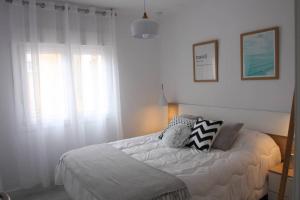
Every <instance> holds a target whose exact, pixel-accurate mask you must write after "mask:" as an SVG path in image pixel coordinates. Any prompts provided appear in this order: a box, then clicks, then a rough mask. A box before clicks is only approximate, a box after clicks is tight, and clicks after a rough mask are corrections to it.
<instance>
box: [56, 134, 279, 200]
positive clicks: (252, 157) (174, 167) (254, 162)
mask: <svg viewBox="0 0 300 200" xmlns="http://www.w3.org/2000/svg"><path fill="white" fill-rule="evenodd" d="M158 134H159V133H156V134H151V135H147V136H141V137H136V138H131V139H126V140H120V141H116V142H112V143H109V144H111V145H112V146H113V147H115V148H117V149H119V150H122V151H123V152H125V153H127V154H128V155H130V156H132V157H133V158H135V159H137V160H139V161H142V162H144V163H146V164H149V165H151V166H153V167H155V168H158V169H160V170H163V171H165V172H168V173H170V174H173V175H175V176H177V177H178V178H180V179H181V180H183V181H184V182H185V183H186V185H187V187H188V189H189V191H190V193H191V195H192V198H193V200H198V199H199V200H200V199H201V200H214V199H215V200H256V199H260V198H261V197H263V196H264V195H265V194H266V193H267V181H266V180H267V172H268V169H270V168H271V167H272V166H274V165H276V164H277V163H279V162H280V160H281V157H280V150H279V147H278V146H277V145H276V144H275V142H274V141H273V139H272V138H271V137H269V136H268V135H266V134H262V133H259V132H256V131H250V130H246V129H244V130H242V131H241V134H240V136H239V137H238V139H237V141H236V142H235V144H234V146H233V147H232V148H231V150H229V151H226V152H224V151H219V150H212V151H211V152H209V153H205V152H201V151H198V150H195V149H191V148H180V149H177V148H169V147H166V146H165V145H164V144H163V143H162V142H161V140H159V139H158ZM96 156H97V155H95V157H96ZM60 170H64V171H60V172H59V173H57V174H60V177H56V180H57V182H58V183H61V184H64V186H65V188H66V190H67V192H68V193H69V195H70V196H71V197H75V196H77V197H78V196H80V197H81V199H84V200H96V199H94V198H93V196H92V195H91V194H89V192H88V191H87V190H85V189H84V188H83V187H81V185H80V182H78V180H77V179H76V177H73V176H72V174H71V173H70V172H68V170H67V169H65V168H60Z"/></svg>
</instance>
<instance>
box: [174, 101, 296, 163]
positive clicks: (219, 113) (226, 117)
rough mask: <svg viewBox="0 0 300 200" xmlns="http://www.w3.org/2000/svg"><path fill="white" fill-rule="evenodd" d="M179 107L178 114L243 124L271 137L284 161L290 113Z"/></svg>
mask: <svg viewBox="0 0 300 200" xmlns="http://www.w3.org/2000/svg"><path fill="white" fill-rule="evenodd" d="M173 105H174V104H173ZM177 105H178V114H191V115H198V116H202V117H204V118H209V119H215V120H223V121H225V122H226V121H227V122H242V123H244V124H245V125H244V126H245V128H248V129H253V130H258V131H260V132H263V133H266V134H268V135H270V136H271V137H272V138H273V139H274V141H275V142H276V143H277V145H278V146H279V148H280V152H281V158H282V160H284V153H285V147H286V141H287V134H288V126H289V120H290V113H285V112H274V111H267V110H254V109H241V108H231V107H220V106H219V107H216V106H205V105H193V104H185V103H179V104H177Z"/></svg>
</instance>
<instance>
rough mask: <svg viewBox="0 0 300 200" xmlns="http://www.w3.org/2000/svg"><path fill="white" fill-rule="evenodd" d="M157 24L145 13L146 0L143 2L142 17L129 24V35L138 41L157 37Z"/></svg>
mask: <svg viewBox="0 0 300 200" xmlns="http://www.w3.org/2000/svg"><path fill="white" fill-rule="evenodd" d="M157 33H158V23H157V22H156V21H154V20H151V19H149V18H148V15H147V12H146V0H144V15H143V18H142V19H138V20H135V21H134V22H132V24H131V34H132V36H133V37H135V38H139V39H151V38H155V37H157Z"/></svg>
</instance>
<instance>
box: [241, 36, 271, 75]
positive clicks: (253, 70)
mask: <svg viewBox="0 0 300 200" xmlns="http://www.w3.org/2000/svg"><path fill="white" fill-rule="evenodd" d="M274 41H275V35H274V32H272V31H268V32H263V33H257V34H255V35H249V36H246V37H245V38H244V55H243V56H244V57H243V58H244V59H243V60H244V76H246V77H263V76H272V75H274V74H275V54H274V52H275V42H274Z"/></svg>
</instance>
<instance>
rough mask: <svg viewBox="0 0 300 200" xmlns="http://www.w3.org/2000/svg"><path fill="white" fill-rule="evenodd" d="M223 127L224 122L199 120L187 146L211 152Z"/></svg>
mask: <svg viewBox="0 0 300 200" xmlns="http://www.w3.org/2000/svg"><path fill="white" fill-rule="evenodd" d="M222 125H223V121H213V120H203V119H201V118H199V119H198V120H197V122H196V123H195V124H194V127H193V128H192V134H191V135H190V137H189V142H188V144H187V145H186V146H188V147H192V148H196V149H198V150H201V151H206V152H208V151H210V149H211V147H212V145H213V143H214V141H215V139H216V137H217V136H218V134H219V132H220V130H221V127H222Z"/></svg>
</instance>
